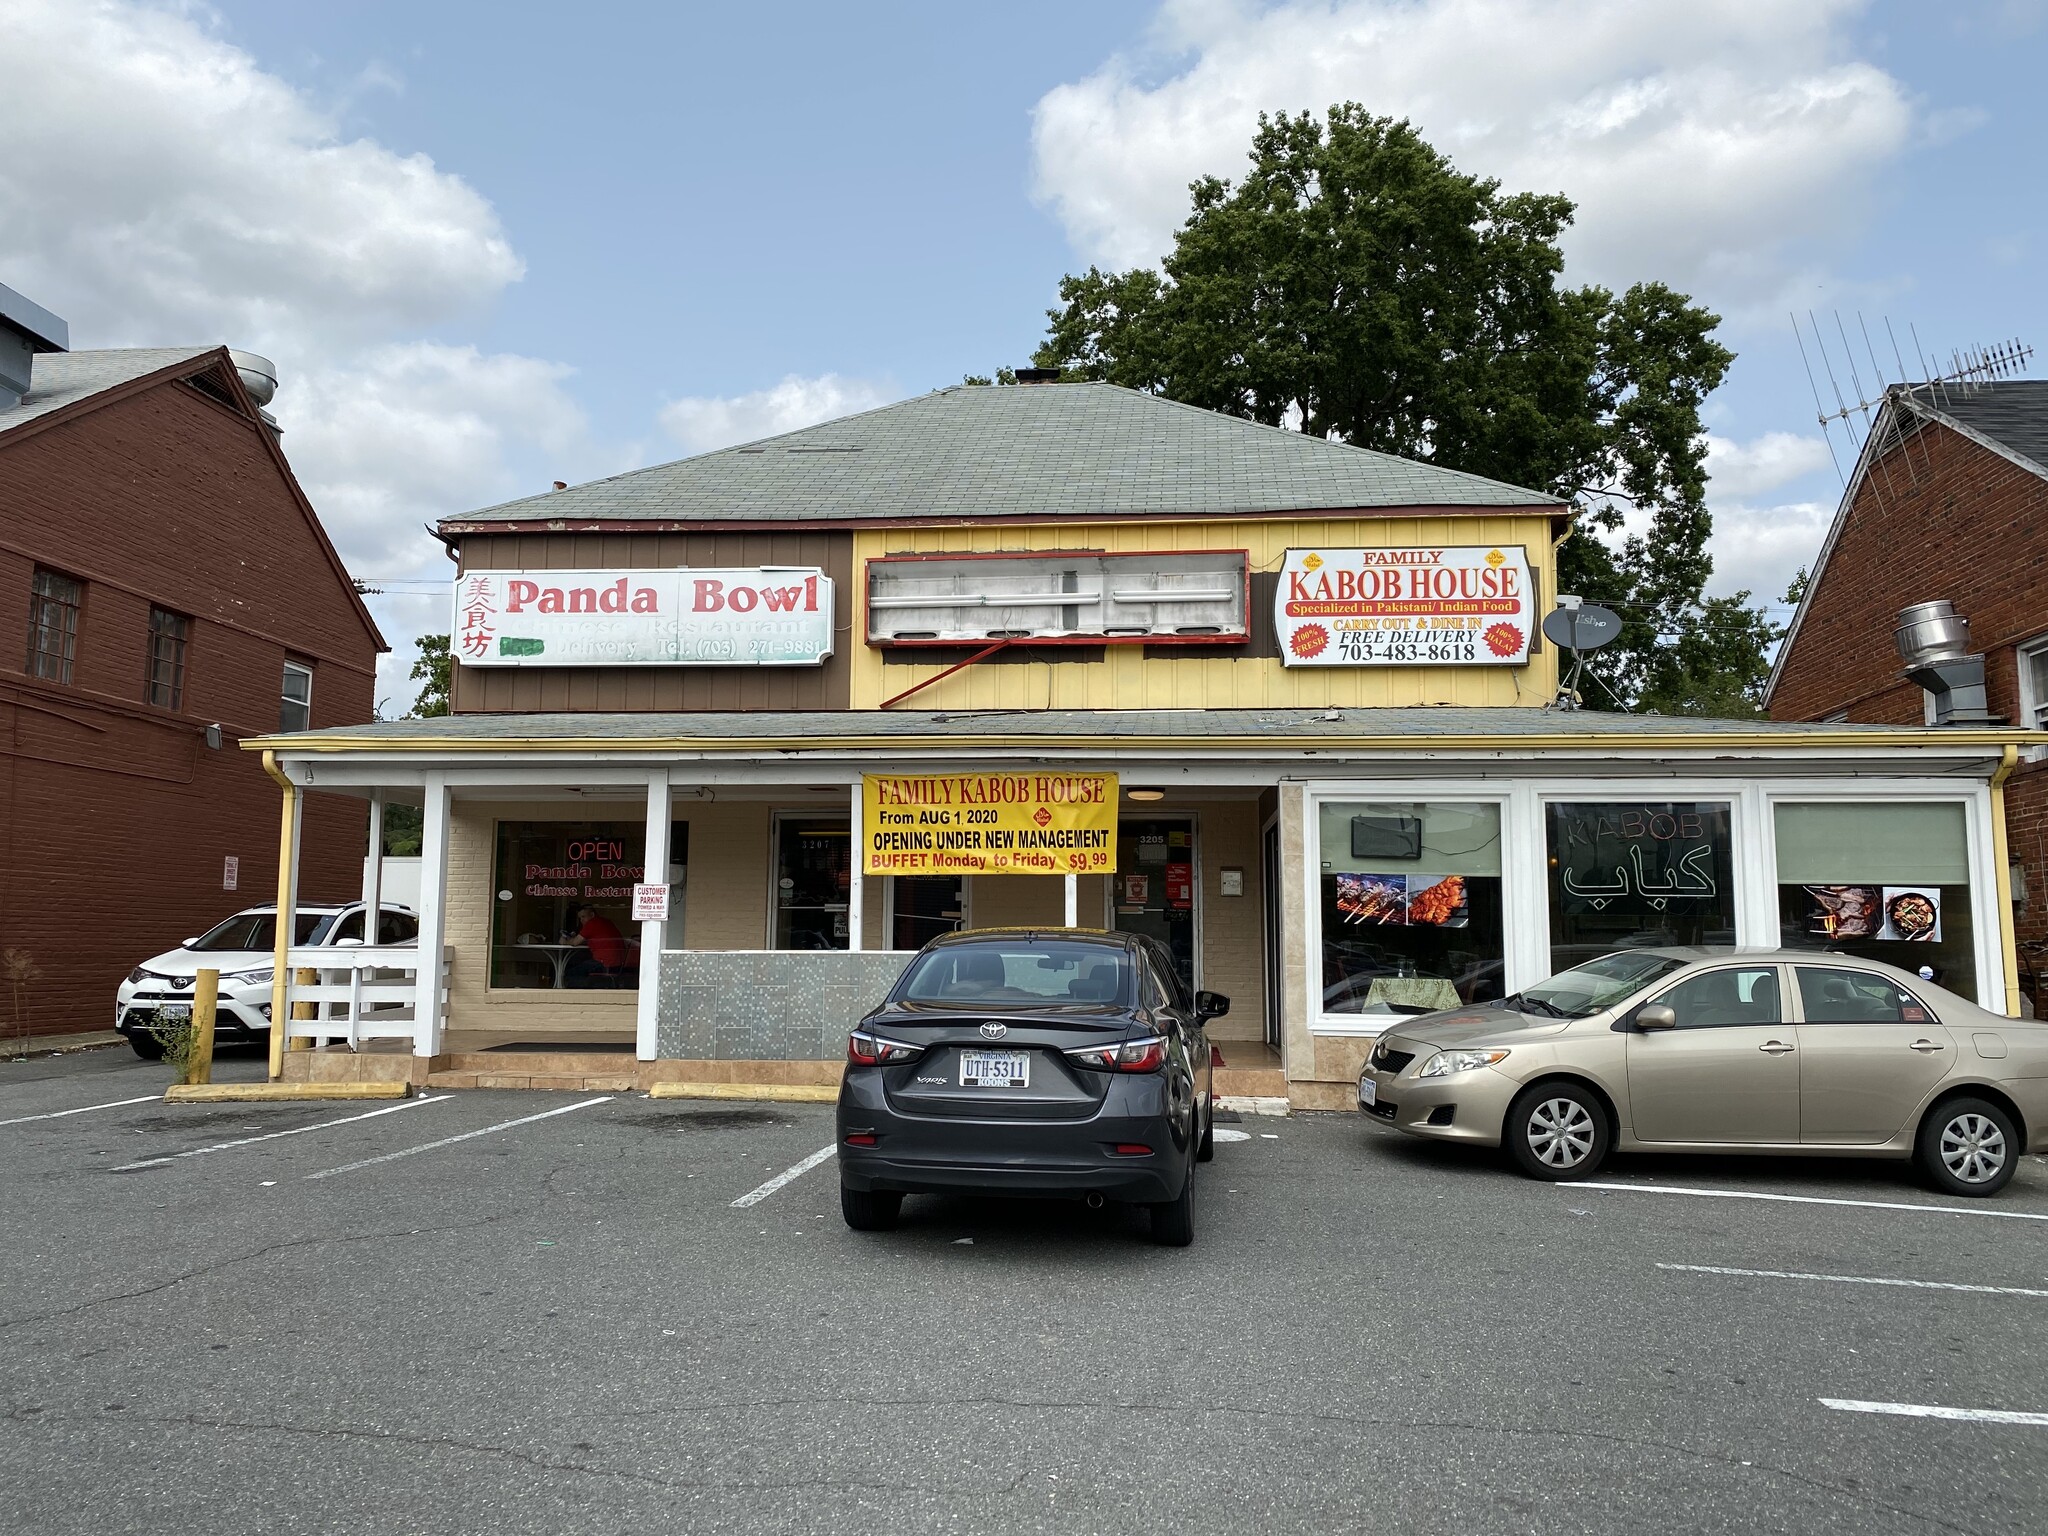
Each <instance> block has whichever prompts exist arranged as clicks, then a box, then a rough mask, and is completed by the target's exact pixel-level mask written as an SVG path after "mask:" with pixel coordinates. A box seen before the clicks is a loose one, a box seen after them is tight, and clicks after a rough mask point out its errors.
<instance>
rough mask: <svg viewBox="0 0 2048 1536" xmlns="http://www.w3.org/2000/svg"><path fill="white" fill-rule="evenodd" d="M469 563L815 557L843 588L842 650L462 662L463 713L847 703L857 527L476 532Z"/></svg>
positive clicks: (838, 642)
mask: <svg viewBox="0 0 2048 1536" xmlns="http://www.w3.org/2000/svg"><path fill="white" fill-rule="evenodd" d="M461 553H462V570H463V571H464V572H465V573H466V572H469V571H511V570H534V571H547V570H554V571H564V570H658V569H667V568H673V567H677V566H755V565H815V566H818V567H819V568H821V569H822V570H823V571H824V572H825V574H826V575H828V576H830V577H831V578H832V581H833V584H834V586H835V588H836V595H837V603H836V609H837V611H836V612H835V613H834V615H833V618H834V622H835V623H836V625H837V626H838V634H837V636H836V637H835V639H834V644H833V654H832V656H831V657H830V659H828V660H827V661H826V662H825V664H824V665H823V666H821V667H464V666H459V665H458V666H457V667H456V668H455V678H454V689H453V704H454V710H455V713H457V714H531V713H536V712H551V711H558V710H575V711H586V710H600V711H627V712H640V713H646V712H651V711H663V710H696V709H704V710H729V709H845V708H846V707H847V699H848V696H849V695H848V683H847V677H848V653H849V651H850V649H851V648H852V646H853V645H854V644H856V643H857V642H856V640H855V639H854V637H853V635H852V633H851V631H850V625H851V624H852V615H853V610H854V592H853V536H852V535H851V534H849V533H835V532H829V531H827V532H781V531H774V530H770V531H767V532H762V533H541V534H496V535H483V534H468V535H465V536H464V537H463V539H462V542H461Z"/></svg>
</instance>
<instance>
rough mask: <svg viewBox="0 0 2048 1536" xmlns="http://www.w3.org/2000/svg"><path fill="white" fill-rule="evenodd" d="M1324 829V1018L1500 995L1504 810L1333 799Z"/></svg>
mask: <svg viewBox="0 0 2048 1536" xmlns="http://www.w3.org/2000/svg"><path fill="white" fill-rule="evenodd" d="M1317 831H1318V840H1319V843H1320V850H1319V852H1320V860H1321V866H1320V867H1321V892H1322V945H1323V977H1322V995H1323V1005H1322V1006H1323V1012H1325V1013H1362V1014H1383V1015H1393V1014H1401V1013H1427V1012H1429V1011H1430V1010H1431V1009H1435V1008H1455V1007H1456V1006H1457V1005H1458V1004H1460V1003H1472V1002H1486V1001H1490V1000H1492V999H1494V998H1498V997H1500V996H1501V995H1502V993H1503V991H1504V990H1505V989H1504V986H1503V971H1504V965H1503V955H1504V953H1505V951H1504V949H1503V946H1502V939H1501V933H1502V930H1501V874H1500V807H1499V806H1497V805H1487V804H1447V803H1436V804H1428V805H1420V804H1406V803H1380V802H1367V801H1341V802H1336V801H1333V802H1326V803H1325V804H1324V805H1323V806H1322V807H1321V808H1320V811H1319V812H1318V828H1317Z"/></svg>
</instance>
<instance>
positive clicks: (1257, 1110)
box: [1216, 1093, 1291, 1115]
mask: <svg viewBox="0 0 2048 1536" xmlns="http://www.w3.org/2000/svg"><path fill="white" fill-rule="evenodd" d="M1216 1107H1217V1108H1218V1109H1228V1110H1233V1111H1235V1112H1236V1113H1238V1114H1240V1115H1284V1114H1287V1113H1288V1112H1289V1111H1290V1108H1291V1106H1290V1105H1289V1104H1288V1102H1287V1100H1285V1099H1280V1098H1266V1097H1264V1096H1259V1095H1251V1094H1246V1095H1243V1096H1239V1095H1237V1094H1229V1093H1219V1094H1217V1095H1216Z"/></svg>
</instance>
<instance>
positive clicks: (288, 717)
mask: <svg viewBox="0 0 2048 1536" xmlns="http://www.w3.org/2000/svg"><path fill="white" fill-rule="evenodd" d="M312 724H313V669H312V668H311V667H309V666H307V665H306V664H305V663H304V662H303V661H288V662H286V663H285V664H284V697H283V698H282V699H281V700H280V701H279V704H278V709H277V728H278V729H279V730H280V731H304V730H310V729H311V728H312Z"/></svg>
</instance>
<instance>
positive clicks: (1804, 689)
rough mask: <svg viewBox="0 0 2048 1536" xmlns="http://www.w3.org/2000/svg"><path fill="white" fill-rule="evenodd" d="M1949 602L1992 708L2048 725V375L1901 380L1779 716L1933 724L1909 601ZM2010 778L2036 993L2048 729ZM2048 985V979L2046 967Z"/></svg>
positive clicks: (2047, 887) (1830, 542)
mask: <svg viewBox="0 0 2048 1536" xmlns="http://www.w3.org/2000/svg"><path fill="white" fill-rule="evenodd" d="M1936 599H1947V600H1948V601H1949V602H1952V603H1953V604H1954V605H1955V607H1956V611H1957V612H1958V613H1960V614H1961V615H1962V616H1963V617H1965V618H1966V619H1968V620H1969V624H1970V639H1969V648H1970V650H1971V651H1972V652H1979V653H1982V655H1983V657H1984V685H1985V694H1986V699H1987V702H1988V704H1989V708H1990V712H1991V714H1992V715H1994V716H1996V717H1999V718H2002V719H2004V720H2006V721H2009V722H2011V723H2013V724H2015V725H2020V726H2025V727H2027V728H2029V729H2032V730H2048V382H2043V381H2040V380H2031V379H2027V380H2007V381H2001V382H1995V383H1984V384H1977V385H1948V386H1945V387H1944V386H1940V385H1931V386H1930V385H1919V386H1914V387H1911V388H1905V387H1900V388H1894V389H1893V390H1891V391H1890V393H1889V394H1888V395H1887V396H1886V399H1885V401H1884V405H1883V407H1882V411H1881V414H1880V415H1879V418H1878V421H1877V423H1876V425H1875V427H1874V428H1873V429H1872V432H1871V434H1870V439H1869V441H1868V442H1867V443H1866V444H1865V445H1864V450H1863V454H1862V456H1861V458H1860V459H1859V460H1858V462H1857V465H1856V470H1855V473H1854V475H1853V476H1852V477H1851V479H1850V483H1849V488H1848V490H1847V491H1846V492H1845V494H1844V495H1843V498H1842V504H1841V507H1840V509H1839V510H1838V511H1837V513H1836V514H1835V521H1834V526H1833V527H1832V528H1830V529H1829V531H1828V537H1827V542H1826V543H1825V544H1823V545H1822V546H1821V552H1820V557H1819V559H1818V560H1817V561H1816V563H1815V565H1814V567H1813V572H1812V577H1811V580H1810V581H1809V583H1808V586H1807V591H1806V596H1805V600H1804V601H1803V602H1802V603H1801V604H1800V606H1799V611H1798V613H1797V614H1796V615H1795V616H1794V618H1793V621H1792V628H1791V631H1790V633H1789V634H1788V635H1787V637H1786V640H1785V644H1784V646H1783V648H1782V650H1781V652H1780V655H1779V658H1778V664H1777V668H1776V670H1775V671H1774V672H1773V674H1772V677H1771V681H1770V686H1769V689H1768V690H1767V692H1766V694H1765V699H1766V702H1767V704H1768V707H1769V710H1770V714H1771V717H1772V718H1773V719H1777V720H1831V719H1832V720H1848V721H1853V722H1857V723H1873V724H1891V725H1917V724H1921V723H1923V722H1926V721H1928V720H1930V719H1931V715H1930V714H1929V713H1928V710H1929V704H1928V697H1927V695H1926V694H1925V693H1924V692H1923V690H1922V689H1921V688H1920V687H1919V686H1918V685H1917V684H1915V683H1914V682H1912V681H1910V680H1909V679H1908V678H1907V677H1906V675H1905V671H1904V668H1903V666H1902V664H1901V662H1900V659H1899V656H1898V654H1897V652H1896V651H1895V650H1894V648H1893V646H1892V639H1891V636H1892V628H1893V625H1894V624H1895V622H1896V620H1897V617H1898V614H1899V611H1900V610H1901V609H1903V608H1905V607H1907V606H1908V605H1910V604H1913V603H1920V602H1929V601H1933V600H1936ZM2043 741H2044V745H2043V747H2041V748H2038V749H2032V750H2028V751H2024V752H2022V753H2021V754H2020V761H2019V762H2018V763H2017V764H2016V766H2015V767H2014V769H2013V771H2012V773H2011V775H2010V777H2009V778H2008V779H2007V780H2006V783H2005V786H2004V793H2005V800H2006V826H2007V839H2008V844H2009V854H2010V858H2011V860H2012V863H2013V865H2014V866H2015V872H2014V887H2013V893H2012V895H2013V900H2014V903H2015V909H2016V910H2015V920H2016V926H2017V930H2018V937H2019V940H2020V960H2021V964H2022V977H2021V980H2022V984H2023V988H2024V989H2025V990H2027V991H2029V992H2030V993H2033V994H2034V995H2035V1002H2036V1007H2037V1009H2039V1008H2041V1007H2042V1005H2043V1004H2044V1003H2048V998H2044V997H2042V996H2041V995H2040V992H2039V989H2038V988H2036V987H2028V986H2026V985H2025V984H2026V982H2027V981H2028V979H2029V978H2028V977H2027V976H2026V974H2025V973H2026V970H2027V969H2029V968H2034V967H2042V965H2043V961H2042V947H2041V946H2042V944H2043V941H2044V940H2048V737H2044V738H2043ZM2042 979H2043V980H2048V976H2044V977H2043V978H2042Z"/></svg>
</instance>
